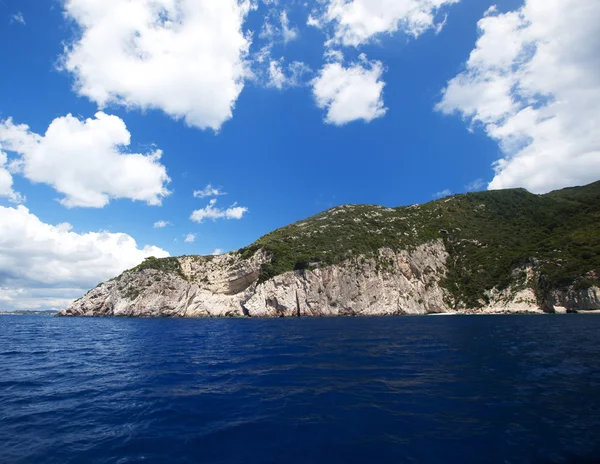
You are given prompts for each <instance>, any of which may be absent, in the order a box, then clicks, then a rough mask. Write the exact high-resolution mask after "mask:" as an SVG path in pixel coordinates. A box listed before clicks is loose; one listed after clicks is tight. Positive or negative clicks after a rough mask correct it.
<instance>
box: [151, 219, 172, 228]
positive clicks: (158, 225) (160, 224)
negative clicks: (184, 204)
mask: <svg viewBox="0 0 600 464" xmlns="http://www.w3.org/2000/svg"><path fill="white" fill-rule="evenodd" d="M169 225H171V221H156V222H155V223H154V228H155V229H162V228H163V227H167V226H169Z"/></svg>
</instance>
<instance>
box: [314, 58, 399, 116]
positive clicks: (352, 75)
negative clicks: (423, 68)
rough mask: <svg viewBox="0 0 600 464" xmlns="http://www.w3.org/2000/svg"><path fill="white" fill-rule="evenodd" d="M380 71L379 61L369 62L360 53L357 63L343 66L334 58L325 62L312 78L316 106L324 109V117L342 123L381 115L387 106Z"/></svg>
mask: <svg viewBox="0 0 600 464" xmlns="http://www.w3.org/2000/svg"><path fill="white" fill-rule="evenodd" d="M382 73H383V67H382V65H381V62H379V61H371V62H369V61H367V59H366V58H365V56H364V55H361V61H360V62H359V63H353V64H351V65H350V66H349V67H347V68H346V67H344V66H343V65H342V64H341V63H337V62H333V63H327V64H325V65H324V66H323V68H321V70H320V71H319V75H318V76H317V77H316V78H315V79H314V80H313V81H312V85H313V94H314V96H315V99H316V102H317V106H318V107H319V108H323V109H326V110H327V115H326V117H325V121H326V122H328V123H331V124H336V125H343V124H346V123H348V122H351V121H356V120H358V119H362V120H364V121H366V122H370V121H372V120H373V119H376V118H379V117H381V116H383V115H384V114H385V113H386V111H387V109H386V108H385V107H384V103H383V95H382V94H383V87H384V86H385V82H384V81H383V80H381V75H382Z"/></svg>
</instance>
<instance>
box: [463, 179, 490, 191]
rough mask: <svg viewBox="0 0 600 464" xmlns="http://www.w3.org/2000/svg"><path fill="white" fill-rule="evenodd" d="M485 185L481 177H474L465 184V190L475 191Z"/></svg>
mask: <svg viewBox="0 0 600 464" xmlns="http://www.w3.org/2000/svg"><path fill="white" fill-rule="evenodd" d="M484 187H485V182H484V180H483V179H475V180H474V181H472V182H469V183H468V184H467V185H465V190H466V191H467V192H477V191H479V190H483V188H484Z"/></svg>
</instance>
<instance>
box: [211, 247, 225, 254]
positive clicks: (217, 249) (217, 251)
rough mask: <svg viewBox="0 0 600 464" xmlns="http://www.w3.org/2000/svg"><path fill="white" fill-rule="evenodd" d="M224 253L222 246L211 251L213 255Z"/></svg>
mask: <svg viewBox="0 0 600 464" xmlns="http://www.w3.org/2000/svg"><path fill="white" fill-rule="evenodd" d="M222 254H223V250H221V249H220V248H215V250H214V251H213V252H212V253H211V255H213V256H218V255H222Z"/></svg>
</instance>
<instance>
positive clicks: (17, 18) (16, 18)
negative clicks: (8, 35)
mask: <svg viewBox="0 0 600 464" xmlns="http://www.w3.org/2000/svg"><path fill="white" fill-rule="evenodd" d="M10 22H11V23H19V24H22V25H23V26H24V25H25V18H24V17H23V13H21V12H20V11H19V12H18V13H15V14H14V15H12V16H11V17H10Z"/></svg>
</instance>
